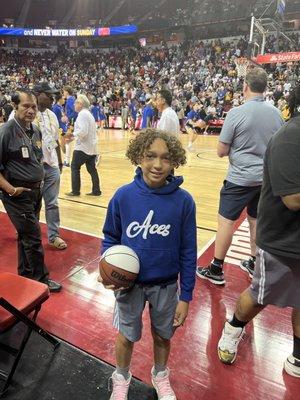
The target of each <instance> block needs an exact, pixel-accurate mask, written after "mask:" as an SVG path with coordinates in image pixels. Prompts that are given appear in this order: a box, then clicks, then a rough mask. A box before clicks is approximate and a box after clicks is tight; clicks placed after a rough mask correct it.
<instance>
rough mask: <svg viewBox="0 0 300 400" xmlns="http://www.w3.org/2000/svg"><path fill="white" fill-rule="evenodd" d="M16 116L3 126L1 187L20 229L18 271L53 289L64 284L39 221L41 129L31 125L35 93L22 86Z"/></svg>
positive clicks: (1, 130)
mask: <svg viewBox="0 0 300 400" xmlns="http://www.w3.org/2000/svg"><path fill="white" fill-rule="evenodd" d="M13 102H14V103H15V106H16V110H15V116H14V118H13V119H12V120H10V121H8V122H7V123H5V124H4V125H2V126H1V128H0V188H1V189H2V190H3V204H4V207H5V209H6V211H7V214H8V216H9V218H10V220H11V222H12V223H13V225H14V226H15V228H16V230H17V232H18V258H19V261H18V264H19V265H18V272H19V275H22V276H25V277H27V278H31V279H35V280H38V281H41V282H44V283H46V284H47V285H48V287H49V289H50V291H51V292H59V291H60V290H61V285H60V284H59V283H57V282H55V281H53V280H51V279H49V273H48V270H47V267H46V265H45V263H44V250H43V246H42V239H41V229H40V225H39V212H40V209H41V201H42V193H41V189H42V187H43V178H44V168H43V161H42V157H43V153H42V143H41V132H40V131H39V130H38V129H37V128H36V127H35V126H34V125H32V121H33V120H34V119H35V116H36V113H37V104H36V99H35V96H34V95H33V93H31V92H30V91H27V90H23V89H22V90H19V91H18V92H17V93H16V94H15V95H14V98H13Z"/></svg>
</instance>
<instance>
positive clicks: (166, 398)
mask: <svg viewBox="0 0 300 400" xmlns="http://www.w3.org/2000/svg"><path fill="white" fill-rule="evenodd" d="M169 376H170V370H169V368H166V370H165V371H162V372H158V374H157V375H154V367H153V368H152V370H151V378H152V379H151V381H152V385H153V386H154V389H155V390H156V393H157V397H158V400H176V396H175V393H174V391H173V389H172V387H171V384H170V380H169Z"/></svg>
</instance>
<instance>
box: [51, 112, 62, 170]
mask: <svg viewBox="0 0 300 400" xmlns="http://www.w3.org/2000/svg"><path fill="white" fill-rule="evenodd" d="M59 111H60V110H59ZM52 117H53V125H54V127H55V141H56V144H57V146H56V147H55V151H56V154H57V160H58V167H59V170H60V172H62V167H63V163H62V158H61V151H60V144H59V141H58V138H59V119H58V117H57V114H55V112H53V114H52Z"/></svg>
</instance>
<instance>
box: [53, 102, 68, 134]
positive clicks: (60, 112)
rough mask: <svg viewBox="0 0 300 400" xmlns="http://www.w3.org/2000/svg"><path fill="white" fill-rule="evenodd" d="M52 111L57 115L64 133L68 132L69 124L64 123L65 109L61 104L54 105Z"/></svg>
mask: <svg viewBox="0 0 300 400" xmlns="http://www.w3.org/2000/svg"><path fill="white" fill-rule="evenodd" d="M52 111H53V112H54V114H55V115H56V117H57V119H58V123H59V127H60V128H61V129H62V130H63V132H67V128H68V126H67V124H66V123H65V122H62V120H61V119H62V116H63V107H62V106H61V105H59V104H54V105H53V107H52Z"/></svg>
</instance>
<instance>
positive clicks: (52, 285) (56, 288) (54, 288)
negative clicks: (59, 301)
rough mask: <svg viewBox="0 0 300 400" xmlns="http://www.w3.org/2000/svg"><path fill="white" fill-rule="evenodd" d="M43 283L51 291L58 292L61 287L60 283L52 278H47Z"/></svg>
mask: <svg viewBox="0 0 300 400" xmlns="http://www.w3.org/2000/svg"><path fill="white" fill-rule="evenodd" d="M44 283H45V284H46V285H48V288H49V290H50V292H51V293H57V292H60V291H61V289H62V285H61V284H60V283H57V282H55V281H53V280H52V279H47V280H46V281H45V282H44Z"/></svg>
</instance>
